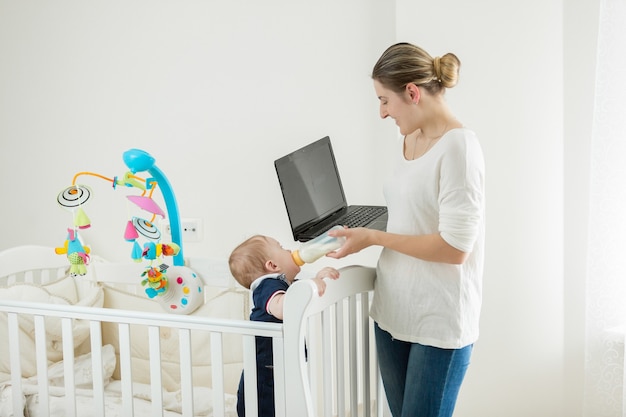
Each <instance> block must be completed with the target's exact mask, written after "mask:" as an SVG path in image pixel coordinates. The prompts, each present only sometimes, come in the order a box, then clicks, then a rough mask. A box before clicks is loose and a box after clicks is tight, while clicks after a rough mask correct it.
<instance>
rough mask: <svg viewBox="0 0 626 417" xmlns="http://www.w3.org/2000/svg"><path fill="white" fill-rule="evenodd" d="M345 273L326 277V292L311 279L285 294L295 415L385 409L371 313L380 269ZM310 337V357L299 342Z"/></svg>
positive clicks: (342, 416)
mask: <svg viewBox="0 0 626 417" xmlns="http://www.w3.org/2000/svg"><path fill="white" fill-rule="evenodd" d="M340 273H341V276H340V278H339V279H338V280H327V288H326V293H325V294H324V296H323V297H319V296H318V295H317V288H316V286H315V284H314V283H312V282H311V281H307V280H304V281H298V282H296V283H295V284H293V285H292V286H291V287H290V288H289V291H288V292H287V297H285V320H284V335H285V346H286V349H285V368H286V369H288V370H289V372H288V373H287V374H286V378H287V382H286V384H287V386H288V387H289V392H288V395H287V398H286V401H287V414H288V415H290V416H295V415H307V416H324V417H333V416H338V417H346V416H351V417H354V416H357V415H358V416H365V417H369V416H372V415H375V416H378V417H382V415H383V409H382V402H381V398H383V391H382V382H381V380H380V376H379V373H378V364H377V361H376V356H375V347H374V343H373V338H372V337H370V336H371V334H372V331H373V322H372V320H371V319H370V318H369V305H370V296H371V294H372V291H373V289H374V279H375V277H376V271H375V269H374V268H370V267H364V266H348V267H344V268H342V269H340ZM303 306H304V307H303ZM305 341H306V345H307V348H308V349H307V353H308V356H309V358H308V359H307V358H306V357H305V350H304V349H301V348H298V346H302V345H303V344H304V343H305ZM320 391H321V392H320ZM298 413H299V414H298Z"/></svg>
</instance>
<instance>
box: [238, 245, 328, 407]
mask: <svg viewBox="0 0 626 417" xmlns="http://www.w3.org/2000/svg"><path fill="white" fill-rule="evenodd" d="M228 264H229V267H230V271H231V273H232V275H233V276H234V277H235V279H236V280H237V282H238V283H239V284H241V285H242V286H244V287H245V288H248V289H250V291H251V298H252V311H251V312H250V320H253V321H264V322H272V323H282V321H283V302H284V298H285V293H286V292H287V289H288V288H289V285H290V284H291V283H293V282H294V281H295V279H296V275H297V274H298V273H299V272H300V267H299V266H298V265H296V263H295V262H294V260H293V258H292V257H291V251H290V250H288V249H284V248H283V247H282V246H281V245H280V243H278V242H277V241H276V240H275V239H273V238H271V237H267V236H261V235H256V236H253V237H251V238H249V239H248V240H246V241H244V242H243V243H241V244H240V245H239V246H237V247H236V248H235V250H233V252H232V254H231V255H230V259H229V260H228ZM323 278H331V279H337V278H339V271H337V270H336V269H335V268H330V267H326V268H322V269H321V270H320V271H319V272H318V273H317V274H316V276H315V278H312V279H313V280H314V282H315V283H316V284H317V288H318V293H319V295H323V294H324V291H325V290H326V283H325V282H324V280H323ZM256 355H257V395H258V405H259V417H274V370H273V350H272V339H271V338H269V337H261V336H257V337H256ZM237 414H238V415H239V417H244V416H245V404H244V391H243V372H242V374H241V379H240V381H239V389H238V391H237Z"/></svg>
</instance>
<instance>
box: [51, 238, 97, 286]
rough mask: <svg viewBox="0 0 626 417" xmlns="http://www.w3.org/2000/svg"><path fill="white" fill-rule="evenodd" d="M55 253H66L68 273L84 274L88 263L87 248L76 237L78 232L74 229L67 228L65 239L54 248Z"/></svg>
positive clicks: (73, 274) (74, 274)
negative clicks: (59, 245)
mask: <svg viewBox="0 0 626 417" xmlns="http://www.w3.org/2000/svg"><path fill="white" fill-rule="evenodd" d="M54 252H55V253H56V254H57V255H62V254H66V255H67V259H68V260H69V261H70V275H71V276H76V275H85V274H86V273H87V264H88V263H89V248H88V247H87V246H83V244H82V243H81V241H80V239H79V238H78V232H77V231H76V230H74V229H67V239H66V240H65V243H64V244H63V247H60V248H54Z"/></svg>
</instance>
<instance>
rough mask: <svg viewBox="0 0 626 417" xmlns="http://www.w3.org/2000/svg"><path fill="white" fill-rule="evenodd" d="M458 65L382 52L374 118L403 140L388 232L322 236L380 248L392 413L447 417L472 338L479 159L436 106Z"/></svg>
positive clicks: (480, 232)
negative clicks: (390, 124) (389, 123)
mask: <svg viewBox="0 0 626 417" xmlns="http://www.w3.org/2000/svg"><path fill="white" fill-rule="evenodd" d="M459 67H460V61H459V59H458V58H457V57H456V56H455V55H453V54H451V53H448V54H446V55H444V56H442V57H437V58H432V57H431V56H430V55H429V54H428V53H427V52H426V51H424V50H423V49H421V48H419V47H417V46H415V45H411V44H408V43H399V44H396V45H393V46H391V47H390V48H388V49H387V50H386V51H385V52H384V53H383V55H382V56H381V57H380V59H379V60H378V62H377V63H376V65H375V66H374V69H373V72H372V79H373V81H374V88H375V91H376V95H377V96H378V99H379V100H380V116H381V117H382V118H383V119H384V118H387V117H390V118H392V119H394V120H395V122H396V124H397V125H398V127H399V129H400V133H401V134H402V135H403V136H404V137H403V140H402V142H401V143H400V144H399V145H398V149H397V158H396V159H397V161H396V166H395V169H394V171H393V173H392V176H391V178H389V179H388V180H387V181H386V182H385V185H384V195H385V199H386V201H387V207H388V210H389V221H388V225H387V231H386V232H382V231H378V230H370V229H365V228H354V229H343V230H340V231H336V232H332V233H331V235H334V236H344V237H346V239H347V240H346V243H345V244H344V246H343V247H342V248H341V249H339V250H338V251H337V252H335V253H331V254H329V255H328V256H330V257H334V258H342V257H344V256H346V255H349V254H352V253H356V252H359V251H360V250H361V249H363V248H366V247H368V246H372V245H378V246H382V247H383V250H382V252H381V255H380V258H379V260H378V266H377V280H376V288H375V292H374V299H373V301H372V308H371V312H370V314H371V316H372V318H373V319H374V321H375V323H376V326H375V331H376V343H377V350H378V356H379V364H380V369H381V374H382V378H383V383H384V386H385V391H386V394H387V399H388V402H389V407H390V409H391V412H392V414H393V416H394V417H408V416H411V417H413V416H419V417H444V416H445V417H447V416H451V415H452V413H453V411H454V406H455V403H456V399H457V395H458V392H459V389H460V387H461V383H462V381H463V378H464V376H465V372H466V370H467V367H468V365H469V360H470V355H471V352H472V347H473V344H474V342H475V341H476V340H477V338H478V321H479V314H480V306H481V298H482V295H481V293H482V273H483V252H484V250H483V248H484V161H483V155H482V150H481V148H480V144H479V142H478V140H477V138H476V136H475V134H474V132H472V131H471V130H469V129H467V128H465V127H463V125H462V124H461V123H460V122H459V121H458V120H457V119H456V118H455V117H454V115H453V113H452V111H451V110H450V108H449V107H448V105H447V103H446V101H445V97H444V93H445V91H446V89H447V88H451V87H454V86H455V85H456V83H457V79H458V74H459Z"/></svg>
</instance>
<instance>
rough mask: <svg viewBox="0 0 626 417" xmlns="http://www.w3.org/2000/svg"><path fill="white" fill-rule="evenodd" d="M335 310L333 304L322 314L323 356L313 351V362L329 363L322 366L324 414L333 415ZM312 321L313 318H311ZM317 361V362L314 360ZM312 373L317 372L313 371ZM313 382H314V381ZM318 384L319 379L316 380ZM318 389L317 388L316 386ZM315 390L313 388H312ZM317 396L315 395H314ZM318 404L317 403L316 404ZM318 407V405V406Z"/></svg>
mask: <svg viewBox="0 0 626 417" xmlns="http://www.w3.org/2000/svg"><path fill="white" fill-rule="evenodd" d="M334 310H335V307H334V306H331V307H330V308H329V309H328V310H325V311H322V314H321V326H322V328H321V333H322V357H321V358H320V357H318V355H317V354H313V352H311V354H312V355H311V363H327V364H329V366H324V367H322V373H323V375H322V386H323V391H324V403H323V405H324V415H325V416H332V415H333V404H334V401H333V387H334V385H335V381H334V378H333V376H334V372H333V362H334V355H333V350H332V343H333V340H332V337H331V335H332V334H333V329H334V326H333V322H332V315H333V312H334ZM310 320H311V321H312V320H313V318H311V319H310ZM313 361H315V362H313ZM311 374H317V372H311ZM312 383H313V382H312ZM316 385H317V381H316ZM315 389H317V388H315ZM311 390H313V388H311ZM313 398H315V397H313ZM314 406H317V404H314ZM316 408H317V407H316Z"/></svg>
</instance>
